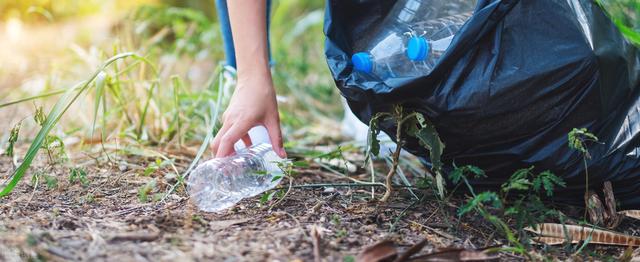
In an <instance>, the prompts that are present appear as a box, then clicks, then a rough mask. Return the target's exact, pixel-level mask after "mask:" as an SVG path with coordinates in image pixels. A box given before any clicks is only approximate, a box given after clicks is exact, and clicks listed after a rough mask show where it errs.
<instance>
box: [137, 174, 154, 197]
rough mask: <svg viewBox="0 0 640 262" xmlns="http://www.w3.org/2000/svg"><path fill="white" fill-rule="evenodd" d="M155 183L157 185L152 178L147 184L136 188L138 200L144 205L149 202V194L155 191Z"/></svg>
mask: <svg viewBox="0 0 640 262" xmlns="http://www.w3.org/2000/svg"><path fill="white" fill-rule="evenodd" d="M156 183H157V182H156V179H155V178H154V179H151V180H149V182H147V183H146V184H144V185H143V186H141V187H140V188H138V200H140V202H142V203H146V202H149V201H150V200H151V199H150V197H149V196H150V194H151V192H153V191H154V190H156Z"/></svg>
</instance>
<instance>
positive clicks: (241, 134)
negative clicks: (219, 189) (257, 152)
mask: <svg viewBox="0 0 640 262" xmlns="http://www.w3.org/2000/svg"><path fill="white" fill-rule="evenodd" d="M258 125H263V126H264V127H265V128H266V129H267V132H268V133H269V140H270V141H271V145H272V146H273V150H274V151H275V152H276V154H278V155H279V156H280V157H282V158H286V152H285V151H284V148H283V146H282V133H281V131H280V118H279V115H278V103H277V101H276V93H275V89H274V88H273V81H272V79H271V75H270V74H262V75H260V74H252V75H251V76H249V77H239V79H238V84H237V86H236V88H235V91H234V93H233V96H232V97H231V102H230V103H229V106H228V107H227V109H226V111H225V112H224V114H223V115H222V128H220V131H218V133H217V134H216V136H215V138H214V139H213V142H212V144H211V151H212V153H213V154H214V155H215V157H225V156H228V155H230V154H232V153H233V152H234V149H233V145H234V144H235V143H236V142H237V141H238V140H241V139H242V141H243V142H244V143H245V145H247V146H250V145H251V144H252V143H251V138H250V137H249V135H248V131H249V129H251V128H252V127H254V126H258Z"/></svg>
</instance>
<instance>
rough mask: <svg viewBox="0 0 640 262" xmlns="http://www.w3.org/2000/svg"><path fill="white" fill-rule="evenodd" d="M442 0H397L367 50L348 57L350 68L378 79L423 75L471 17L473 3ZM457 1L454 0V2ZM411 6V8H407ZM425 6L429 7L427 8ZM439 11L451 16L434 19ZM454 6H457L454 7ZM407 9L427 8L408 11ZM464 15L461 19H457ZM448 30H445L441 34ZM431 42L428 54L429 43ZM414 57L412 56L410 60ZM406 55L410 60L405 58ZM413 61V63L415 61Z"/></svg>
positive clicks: (429, 69) (430, 68)
mask: <svg viewBox="0 0 640 262" xmlns="http://www.w3.org/2000/svg"><path fill="white" fill-rule="evenodd" d="M444 2H445V1H442V0H431V1H418V0H409V1H398V2H397V3H396V5H395V6H394V9H393V10H394V11H392V12H390V13H389V16H387V18H386V19H385V21H384V22H383V23H382V25H381V29H380V30H379V32H378V33H377V34H376V37H374V38H371V40H368V41H370V45H369V46H368V47H366V48H365V49H366V50H368V51H365V52H358V53H356V54H354V55H353V56H352V57H351V62H352V63H353V66H354V69H355V70H356V71H359V72H363V73H366V74H370V75H375V76H377V77H378V78H380V79H382V80H386V79H388V78H398V77H415V76H422V75H427V74H428V73H429V72H430V71H431V70H432V68H433V66H434V65H435V62H437V59H438V58H439V56H440V55H442V53H444V52H443V51H444V50H446V48H447V47H448V46H449V44H450V43H451V39H453V36H454V35H455V33H456V32H457V31H458V30H459V29H460V27H462V25H464V23H465V22H466V20H467V19H468V18H469V17H470V16H471V13H470V12H471V11H472V10H473V6H474V5H473V4H472V3H471V2H475V1H469V2H470V4H455V5H454V4H451V3H447V4H445V3H444ZM456 3H457V2H456ZM408 6H409V7H411V6H413V8H408ZM427 6H428V7H429V8H427ZM443 6H444V7H446V8H442V10H441V11H442V12H445V11H446V13H447V14H449V13H453V12H456V11H457V12H458V14H462V15H454V16H448V17H442V18H438V19H435V18H437V17H438V16H439V14H438V11H440V8H441V7H443ZM454 8H460V9H459V10H454ZM410 10H428V11H422V12H418V11H416V12H411V11H410ZM463 17H466V18H465V19H461V18H463ZM445 32H448V33H445ZM432 44H433V45H435V46H434V49H433V51H436V52H435V53H434V54H431V51H432V50H431V45H432ZM412 57H414V58H415V59H412ZM407 58H410V59H407ZM416 62H417V63H416Z"/></svg>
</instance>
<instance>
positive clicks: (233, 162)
mask: <svg viewBox="0 0 640 262" xmlns="http://www.w3.org/2000/svg"><path fill="white" fill-rule="evenodd" d="M281 161H282V159H281V158H280V157H279V156H278V155H277V154H276V153H275V152H274V151H273V148H272V147H271V145H270V144H267V143H261V144H257V145H253V146H251V147H248V148H245V149H241V150H239V151H237V153H236V154H235V155H233V156H229V157H225V158H215V159H211V160H209V161H206V162H204V163H202V164H200V165H199V166H198V167H197V168H196V169H195V170H194V171H193V172H192V173H191V175H190V176H189V180H188V182H187V191H188V192H189V195H190V196H191V200H192V201H193V202H194V203H195V204H196V205H197V206H198V208H199V209H200V210H203V211H207V212H219V211H222V210H224V209H227V208H229V207H232V206H233V205H235V204H236V203H238V202H239V201H240V200H242V199H243V198H247V197H253V196H256V195H258V194H260V193H262V192H265V191H267V190H269V189H272V188H274V187H275V186H277V185H278V183H279V182H280V180H282V176H283V173H282V170H281V169H280V167H279V166H278V163H279V162H281Z"/></svg>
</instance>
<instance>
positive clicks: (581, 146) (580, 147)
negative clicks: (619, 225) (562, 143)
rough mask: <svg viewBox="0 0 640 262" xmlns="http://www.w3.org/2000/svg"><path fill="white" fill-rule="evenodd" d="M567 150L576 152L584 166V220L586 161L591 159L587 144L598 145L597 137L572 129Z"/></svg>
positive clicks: (586, 210)
mask: <svg viewBox="0 0 640 262" xmlns="http://www.w3.org/2000/svg"><path fill="white" fill-rule="evenodd" d="M567 139H568V142H569V148H571V149H574V150H577V151H578V152H580V153H581V154H582V163H583V164H584V203H585V206H586V207H587V208H585V210H584V219H586V218H587V213H588V212H589V208H588V207H589V206H591V205H590V200H589V199H590V198H589V165H588V163H587V162H588V160H590V159H591V154H589V150H588V149H587V148H588V143H598V137H597V136H596V135H594V134H592V133H590V132H589V131H588V130H587V129H586V128H580V129H578V128H574V129H573V130H571V132H569V135H568V138H567Z"/></svg>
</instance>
